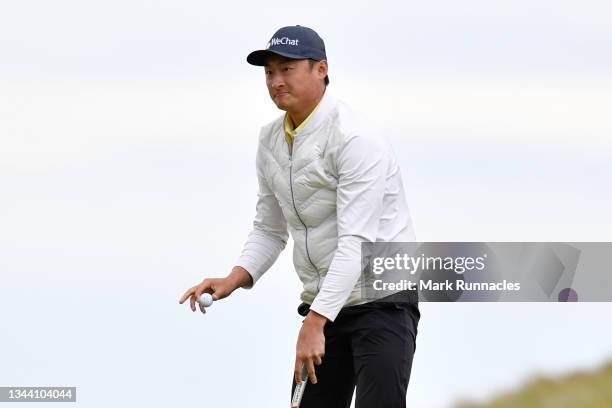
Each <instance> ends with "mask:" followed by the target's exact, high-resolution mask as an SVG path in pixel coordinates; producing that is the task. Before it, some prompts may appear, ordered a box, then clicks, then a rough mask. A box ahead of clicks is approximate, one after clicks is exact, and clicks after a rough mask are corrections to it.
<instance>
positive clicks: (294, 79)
mask: <svg viewBox="0 0 612 408" xmlns="http://www.w3.org/2000/svg"><path fill="white" fill-rule="evenodd" d="M326 64H327V62H326V61H319V62H316V63H315V64H314V66H312V67H311V65H310V62H309V61H308V60H306V59H302V60H295V59H289V58H285V57H281V56H280V55H271V56H269V57H268V58H266V65H265V71H266V85H267V86H268V92H269V93H270V97H271V98H272V101H274V103H275V104H276V106H277V107H278V108H279V109H282V110H284V111H288V110H299V109H301V108H302V106H303V105H308V104H309V103H311V102H312V100H315V99H316V98H317V97H318V96H319V95H320V94H321V92H322V91H323V88H324V87H325V85H324V84H323V78H325V75H327V65H326Z"/></svg>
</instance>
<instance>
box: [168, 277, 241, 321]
mask: <svg viewBox="0 0 612 408" xmlns="http://www.w3.org/2000/svg"><path fill="white" fill-rule="evenodd" d="M252 282H253V280H252V278H251V275H250V274H249V273H248V272H247V271H246V269H244V268H242V267H240V266H236V267H234V269H232V272H231V273H230V274H229V275H228V276H226V277H225V278H208V279H204V280H203V281H202V282H201V283H200V284H198V285H196V286H193V287H191V288H189V289H187V291H186V292H185V294H183V296H182V297H181V300H179V303H180V304H183V303H184V302H185V300H187V299H189V303H190V304H191V310H192V311H194V312H195V311H196V303H197V304H198V305H199V307H200V311H201V312H202V313H206V309H205V308H204V306H202V305H201V304H200V303H198V299H199V298H200V296H201V295H202V293H210V294H211V295H212V298H213V300H219V299H223V298H226V297H228V296H229V295H231V294H232V292H233V291H235V290H236V289H238V288H240V287H242V286H246V285H251V284H252Z"/></svg>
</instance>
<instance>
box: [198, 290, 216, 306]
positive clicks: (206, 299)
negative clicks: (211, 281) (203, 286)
mask: <svg viewBox="0 0 612 408" xmlns="http://www.w3.org/2000/svg"><path fill="white" fill-rule="evenodd" d="M198 302H199V303H200V304H201V305H202V306H204V307H209V306H212V304H213V298H212V295H211V294H210V293H202V295H201V296H200V300H198Z"/></svg>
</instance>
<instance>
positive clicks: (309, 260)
mask: <svg viewBox="0 0 612 408" xmlns="http://www.w3.org/2000/svg"><path fill="white" fill-rule="evenodd" d="M293 152H295V141H294V143H293V147H292V152H291V153H289V188H290V190H291V202H292V203H293V209H294V210H295V214H296V215H297V217H298V219H299V220H300V222H301V223H302V225H303V226H304V231H305V235H306V237H305V239H304V244H305V246H306V257H308V262H310V264H311V265H312V267H313V268H314V270H315V271H316V272H317V292H318V291H319V285H320V284H321V274H320V273H319V269H318V268H317V266H316V265H315V264H314V262H312V259H311V258H310V252H309V251H308V227H307V226H306V224H305V223H304V221H303V220H302V217H300V213H299V212H298V209H297V206H296V205H295V197H294V196H293Z"/></svg>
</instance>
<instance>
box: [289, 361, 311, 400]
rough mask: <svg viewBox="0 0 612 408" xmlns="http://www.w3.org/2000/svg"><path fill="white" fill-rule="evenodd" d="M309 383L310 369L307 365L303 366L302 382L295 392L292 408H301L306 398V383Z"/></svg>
mask: <svg viewBox="0 0 612 408" xmlns="http://www.w3.org/2000/svg"><path fill="white" fill-rule="evenodd" d="M307 382H308V368H306V364H302V382H301V383H299V384H296V385H295V389H294V390H293V398H291V408H299V406H300V403H301V402H302V397H303V396H304V390H305V389H306V383H307Z"/></svg>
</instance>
